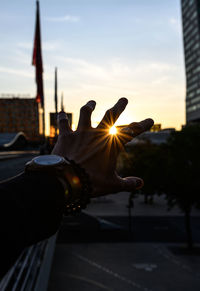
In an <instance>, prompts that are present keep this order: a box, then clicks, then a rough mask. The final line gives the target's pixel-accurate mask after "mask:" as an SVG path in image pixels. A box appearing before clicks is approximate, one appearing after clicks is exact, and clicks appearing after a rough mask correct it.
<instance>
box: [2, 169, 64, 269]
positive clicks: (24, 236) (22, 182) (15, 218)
mask: <svg viewBox="0 0 200 291" xmlns="http://www.w3.org/2000/svg"><path fill="white" fill-rule="evenodd" d="M63 211H64V189H63V187H62V184H61V183H60V181H58V180H57V178H56V177H54V176H49V174H46V173H22V174H20V175H18V176H16V177H14V178H12V179H9V180H7V181H5V182H1V183H0V219H1V220H0V224H1V229H0V230H1V239H0V244H1V245H0V254H1V258H0V262H1V263H0V264H1V274H2V272H4V271H5V270H7V269H9V267H10V266H11V265H12V264H13V263H14V261H15V259H16V258H17V257H18V255H19V254H20V252H21V251H22V250H23V248H24V247H26V246H29V245H32V244H34V243H36V242H38V241H41V240H43V239H45V238H48V237H49V236H51V235H53V234H54V233H55V232H56V231H57V230H58V228H59V225H60V222H61V219H62V215H63Z"/></svg>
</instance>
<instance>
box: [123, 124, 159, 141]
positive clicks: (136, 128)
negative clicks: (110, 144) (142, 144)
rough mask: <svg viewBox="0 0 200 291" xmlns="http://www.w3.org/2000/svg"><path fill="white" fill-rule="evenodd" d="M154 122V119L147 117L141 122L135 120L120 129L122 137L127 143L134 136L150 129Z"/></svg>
mask: <svg viewBox="0 0 200 291" xmlns="http://www.w3.org/2000/svg"><path fill="white" fill-rule="evenodd" d="M153 124H154V121H153V119H151V118H147V119H145V120H142V121H140V122H133V123H131V124H129V125H128V126H127V127H124V128H123V129H121V130H120V133H119V134H120V137H121V139H122V141H123V143H127V142H129V141H131V140H132V139H133V137H135V136H137V135H139V134H141V133H143V132H145V131H147V130H149V129H150V128H151V127H152V126H153Z"/></svg>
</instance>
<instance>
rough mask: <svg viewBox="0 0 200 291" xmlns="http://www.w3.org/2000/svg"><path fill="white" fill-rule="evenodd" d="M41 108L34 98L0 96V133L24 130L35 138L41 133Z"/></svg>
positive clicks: (28, 135) (28, 136) (31, 137)
mask: <svg viewBox="0 0 200 291" xmlns="http://www.w3.org/2000/svg"><path fill="white" fill-rule="evenodd" d="M42 124H43V123H42V109H41V108H40V105H39V104H38V103H36V101H35V98H16V97H13V98H6V97H2V98H0V133H5V132H6V133H12V132H15V133H17V132H20V131H22V132H24V133H25V135H26V137H27V138H29V139H31V140H37V139H39V138H40V136H41V135H42V133H43V127H42Z"/></svg>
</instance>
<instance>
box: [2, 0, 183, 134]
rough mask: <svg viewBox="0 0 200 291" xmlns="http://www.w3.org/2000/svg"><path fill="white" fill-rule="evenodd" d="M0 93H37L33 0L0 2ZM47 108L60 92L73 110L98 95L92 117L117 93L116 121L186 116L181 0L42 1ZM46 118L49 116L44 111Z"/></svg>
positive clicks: (169, 122) (172, 120)
mask: <svg viewBox="0 0 200 291" xmlns="http://www.w3.org/2000/svg"><path fill="white" fill-rule="evenodd" d="M0 4H1V11H0V37H1V46H0V85H1V90H0V93H21V94H26V93H28V94H30V95H31V96H34V95H35V90H36V87H35V81H34V80H35V79H34V67H32V66H31V57H32V47H33V37H34V25H35V1H32V0H29V1H27V0H21V1H20V0H15V1H3V0H0ZM40 13H41V28H42V41H43V62H44V86H45V102H46V113H47V114H48V112H49V111H52V110H54V104H53V96H54V91H53V89H54V67H55V66H57V67H58V81H59V84H58V88H59V96H60V95H61V92H62V91H63V92H64V102H65V109H66V111H72V112H74V113H75V114H74V122H75V123H76V122H77V118H78V113H79V112H78V111H79V107H80V106H81V105H83V104H84V103H85V102H86V101H88V100H90V99H95V100H96V101H97V107H96V110H95V112H94V114H93V122H94V124H95V122H98V121H100V119H101V117H102V115H103V113H104V110H105V109H107V108H108V107H110V106H112V105H113V103H114V102H115V101H117V99H118V98H119V97H121V96H126V97H127V98H128V99H129V105H128V107H127V109H126V111H125V112H124V113H123V115H122V117H121V119H120V120H119V123H127V122H132V121H138V120H141V119H143V118H146V117H153V118H154V119H155V122H156V123H162V125H163V127H173V126H175V127H177V128H180V126H181V124H184V122H185V109H184V100H185V75H184V61H183V47H182V29H181V12H180V1H179V0H166V1H161V0H131V1H127V0H118V1H117V0H115V1H112V0H107V1H104V0H91V1H87V0H79V1H77V0H73V1H69V0H41V1H40ZM46 119H47V122H48V116H46Z"/></svg>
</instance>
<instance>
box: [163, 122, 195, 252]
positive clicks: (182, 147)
mask: <svg viewBox="0 0 200 291" xmlns="http://www.w3.org/2000/svg"><path fill="white" fill-rule="evenodd" d="M166 148H167V150H166V155H167V163H166V167H165V186H164V188H165V189H164V190H165V193H166V194H167V196H166V198H167V202H168V206H169V208H172V207H174V206H175V205H177V206H178V207H179V208H180V209H181V210H182V211H183V212H184V214H185V227H186V232H187V245H188V248H189V249H191V248H192V247H193V239H192V230H191V219H190V216H191V210H192V208H193V207H198V208H199V206H200V179H199V173H200V125H192V126H187V127H185V128H184V129H183V130H182V131H177V132H173V133H172V134H171V137H170V139H169V141H168V144H167V147H166Z"/></svg>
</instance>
